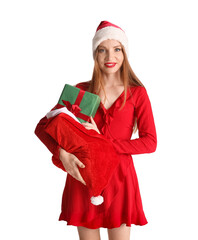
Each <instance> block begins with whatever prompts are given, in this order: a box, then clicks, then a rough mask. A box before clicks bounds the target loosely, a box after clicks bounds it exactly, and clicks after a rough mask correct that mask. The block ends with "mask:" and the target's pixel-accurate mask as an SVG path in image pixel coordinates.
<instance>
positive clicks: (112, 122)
mask: <svg viewBox="0 0 198 240" xmlns="http://www.w3.org/2000/svg"><path fill="white" fill-rule="evenodd" d="M127 54H128V41H127V37H126V35H125V33H124V31H123V30H122V29H121V28H119V27H118V26H116V25H114V24H111V23H109V22H107V21H103V22H101V23H100V25H99V26H98V28H97V31H96V33H95V36H94V38H93V56H94V61H95V65H94V71H93V77H92V80H91V81H89V82H82V83H79V84H77V85H76V87H78V88H80V89H83V90H86V91H90V92H93V93H95V94H98V95H99V96H100V98H101V104H100V106H99V109H98V111H97V113H96V115H95V117H94V119H91V122H90V123H88V122H87V123H83V125H84V127H85V128H86V129H94V130H96V131H97V132H98V133H100V134H103V135H104V136H105V137H106V138H107V139H109V140H110V141H111V142H112V143H113V146H114V147H115V149H116V151H117V153H118V154H119V157H120V163H119V166H118V168H117V169H116V171H115V173H114V174H113V176H112V178H111V180H110V182H109V183H108V185H107V187H106V188H105V189H104V191H103V196H104V199H105V201H104V203H103V204H102V205H99V206H94V205H92V204H91V203H89V202H87V201H85V199H86V198H85V196H87V195H88V190H87V188H86V186H85V185H86V183H85V181H84V180H83V178H82V176H81V175H80V172H79V170H78V167H81V168H82V167H86V166H84V165H83V163H82V162H80V160H79V159H77V158H76V157H75V156H74V155H72V154H70V153H68V152H66V151H65V150H64V149H62V148H60V147H59V146H57V145H56V144H55V143H53V142H50V141H49V142H48V141H47V140H46V136H45V133H44V132H43V128H44V126H45V124H46V122H47V119H46V118H43V119H42V120H41V121H40V122H39V124H38V125H37V128H36V130H35V133H36V135H37V136H38V137H39V138H40V139H41V140H42V141H43V142H44V143H45V144H46V145H48V148H49V149H50V151H51V152H52V153H53V154H54V156H55V157H58V158H59V159H60V161H61V162H62V164H63V166H64V167H65V170H66V171H67V172H68V173H69V174H68V175H67V181H66V185H65V189H64V192H63V199H62V212H61V215H60V218H59V220H65V221H67V224H68V225H74V226H77V228H78V233H79V237H80V239H81V240H84V239H86V240H89V239H90V240H98V239H100V232H99V229H100V227H104V228H107V230H108V235H109V240H128V239H129V238H130V226H131V224H136V225H145V224H147V220H146V217H145V215H144V211H143V207H142V201H141V196H140V191H139V186H138V180H137V176H136V172H135V168H134V165H133V160H132V157H131V155H134V154H143V153H151V152H154V151H155V150H156V143H157V138H156V130H155V124H154V119H153V114H152V109H151V104H150V101H149V98H148V95H147V92H146V90H145V88H144V86H143V84H142V83H141V82H140V81H139V79H138V78H137V77H136V75H135V74H134V73H133V71H132V69H131V67H130V65H129V63H128V59H127ZM136 129H138V132H139V138H137V139H133V140H132V139H131V135H132V132H134V131H136ZM76 180H77V181H76ZM82 183H83V184H82Z"/></svg>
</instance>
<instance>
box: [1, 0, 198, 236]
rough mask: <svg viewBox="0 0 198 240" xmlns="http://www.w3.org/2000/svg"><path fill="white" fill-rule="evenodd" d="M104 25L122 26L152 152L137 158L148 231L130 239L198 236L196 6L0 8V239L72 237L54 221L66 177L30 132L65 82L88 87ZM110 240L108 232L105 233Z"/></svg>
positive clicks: (37, 1) (31, 4)
mask: <svg viewBox="0 0 198 240" xmlns="http://www.w3.org/2000/svg"><path fill="white" fill-rule="evenodd" d="M101 20H108V21H110V22H113V23H114V24H117V25H119V26H120V27H122V28H123V29H124V30H125V32H126V34H127V36H128V38H129V44H130V49H129V52H130V57H129V60H130V63H131V66H132V68H133V70H134V72H135V73H136V74H137V76H138V77H139V78H140V80H141V81H142V82H143V83H144V85H145V86H146V88H147V91H148V94H149V96H150V100H151V103H152V107H153V112H154V117H155V122H156V128H157V134H158V148H157V151H156V152H155V153H153V154H147V155H141V156H134V162H135V166H136V170H137V175H138V179H139V184H140V190H141V195H142V200H143V206H144V211H145V214H146V217H147V219H148V222H149V223H148V224H147V225H146V226H144V227H139V226H134V225H132V228H131V239H136V240H142V239H152V240H159V239H160V240H165V239H166V240H167V239H170V240H172V239H191V240H194V239H198V233H197V214H198V207H197V202H198V197H197V196H198V195H197V193H196V192H197V182H198V177H197V165H196V162H197V160H198V154H197V149H198V141H197V134H198V127H197V123H198V117H197V116H198V114H197V103H198V97H197V86H198V85H197V81H198V73H197V72H198V71H197V67H198V47H197V43H198V36H197V22H198V15H197V7H196V1H193V0H188V1H187V0H186V1H183V0H180V1H179V0H178V1H177V0H166V1H165V0H164V1H161V0H150V1H147V0H135V1H125V0H122V1H115V0H114V1H111V0H108V1H103V0H101V1H97V2H96V1H93V0H92V1H91V0H85V1H80V0H79V1H75V0H73V1H59V0H56V1H51V0H46V1H45V0H34V1H33V0H32V1H30V0H29V1H28V0H26V1H25V0H24V1H22V0H18V1H10V0H4V1H1V3H0V35H1V36H0V84H1V86H0V91H1V92H0V98H1V99H0V104H1V120H0V121H1V124H0V128H1V129H0V133H1V139H2V141H1V167H0V185H1V186H0V187H1V188H0V189H1V197H0V229H1V230H0V238H1V239H3V240H7V239H21V240H24V239H28V240H31V239H48V240H51V239H72V240H73V239H78V235H77V231H76V227H73V226H66V223H65V222H59V221H58V217H59V213H60V207H61V197H62V191H63V187H64V184H65V176H66V175H65V173H64V172H63V171H61V170H59V169H58V168H56V167H55V166H54V165H53V164H52V163H51V154H50V153H49V152H48V150H47V149H46V148H45V147H44V145H43V144H42V143H41V142H40V141H39V140H38V139H37V138H36V136H35V135H34V129H35V127H36V124H37V123H38V121H39V120H40V118H41V117H43V116H44V115H45V114H46V113H47V112H48V111H49V110H50V109H51V108H52V107H53V106H54V105H55V104H56V102H57V100H58V97H59V95H60V93H61V91H62V88H63V86H64V84H65V83H69V84H76V83H77V82H81V81H87V80H90V78H91V75H92V69H93V60H92V48H91V44H92V38H93V35H94V33H95V30H96V28H97V26H98V24H99V23H100V21H101ZM101 235H102V239H107V234H106V229H101Z"/></svg>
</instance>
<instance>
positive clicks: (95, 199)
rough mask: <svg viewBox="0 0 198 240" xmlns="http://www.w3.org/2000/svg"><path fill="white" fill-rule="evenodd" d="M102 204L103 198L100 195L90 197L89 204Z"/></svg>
mask: <svg viewBox="0 0 198 240" xmlns="http://www.w3.org/2000/svg"><path fill="white" fill-rule="evenodd" d="M103 202H104V198H103V197H102V196H101V195H99V196H97V197H91V203H92V204H93V205H96V206H97V205H100V204H102V203H103Z"/></svg>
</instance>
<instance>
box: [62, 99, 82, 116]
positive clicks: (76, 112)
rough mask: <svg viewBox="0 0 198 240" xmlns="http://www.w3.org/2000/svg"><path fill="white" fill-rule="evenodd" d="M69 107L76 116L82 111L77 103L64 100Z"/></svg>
mask: <svg viewBox="0 0 198 240" xmlns="http://www.w3.org/2000/svg"><path fill="white" fill-rule="evenodd" d="M62 102H63V103H64V104H65V106H66V107H67V109H68V110H69V111H70V112H72V113H73V114H74V115H75V116H76V115H78V113H79V112H80V111H81V108H80V107H79V106H78V105H76V104H71V103H70V102H69V101H65V100H62Z"/></svg>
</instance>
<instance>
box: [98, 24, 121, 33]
mask: <svg viewBox="0 0 198 240" xmlns="http://www.w3.org/2000/svg"><path fill="white" fill-rule="evenodd" d="M105 27H116V28H119V29H121V30H122V28H120V27H118V26H117V25H115V24H113V23H110V22H108V21H102V22H101V23H100V24H99V26H98V27H97V29H96V32H97V31H98V30H100V29H102V28H105ZM122 31H123V30H122ZM123 32H124V31H123Z"/></svg>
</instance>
